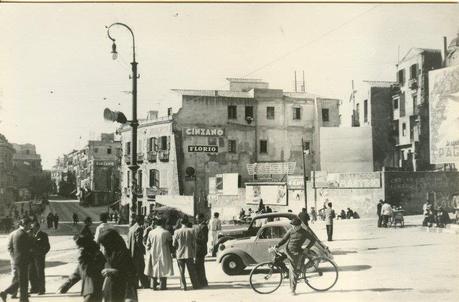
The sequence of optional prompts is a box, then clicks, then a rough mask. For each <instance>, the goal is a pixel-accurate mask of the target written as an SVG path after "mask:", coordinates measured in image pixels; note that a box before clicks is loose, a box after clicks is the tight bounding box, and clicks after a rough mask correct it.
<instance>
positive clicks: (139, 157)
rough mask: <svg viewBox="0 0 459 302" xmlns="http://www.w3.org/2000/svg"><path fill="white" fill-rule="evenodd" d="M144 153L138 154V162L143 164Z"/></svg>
mask: <svg viewBox="0 0 459 302" xmlns="http://www.w3.org/2000/svg"><path fill="white" fill-rule="evenodd" d="M143 158H144V156H143V153H137V162H139V163H142V162H143Z"/></svg>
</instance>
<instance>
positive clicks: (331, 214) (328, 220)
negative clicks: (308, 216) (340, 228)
mask: <svg viewBox="0 0 459 302" xmlns="http://www.w3.org/2000/svg"><path fill="white" fill-rule="evenodd" d="M324 215H325V226H326V228H327V240H328V241H333V219H334V218H335V210H333V208H332V203H331V202H329V203H327V208H326V209H325V211H324Z"/></svg>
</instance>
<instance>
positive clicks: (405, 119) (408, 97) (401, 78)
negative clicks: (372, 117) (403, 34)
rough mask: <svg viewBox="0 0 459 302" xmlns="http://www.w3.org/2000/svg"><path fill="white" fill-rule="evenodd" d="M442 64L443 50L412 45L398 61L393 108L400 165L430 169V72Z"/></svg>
mask: <svg viewBox="0 0 459 302" xmlns="http://www.w3.org/2000/svg"><path fill="white" fill-rule="evenodd" d="M441 66H442V56H441V51H440V50H436V49H421V48H412V49H411V50H409V51H408V53H407V54H406V55H405V56H404V57H403V59H402V60H401V61H400V62H399V64H398V65H397V83H396V84H395V85H393V86H392V87H393V91H392V110H393V114H392V116H393V128H394V131H393V133H394V143H395V148H394V149H395V153H394V156H395V162H396V163H397V167H399V168H401V169H403V170H408V171H428V170H432V169H433V168H434V167H433V166H432V165H431V164H430V150H429V133H430V129H429V81H428V79H429V78H428V73H429V71H431V70H434V69H438V68H440V67H441Z"/></svg>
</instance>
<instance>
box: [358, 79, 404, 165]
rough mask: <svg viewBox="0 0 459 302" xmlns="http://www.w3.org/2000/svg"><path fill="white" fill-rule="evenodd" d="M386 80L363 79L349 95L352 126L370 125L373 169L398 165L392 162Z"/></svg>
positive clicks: (390, 105) (390, 107)
mask: <svg viewBox="0 0 459 302" xmlns="http://www.w3.org/2000/svg"><path fill="white" fill-rule="evenodd" d="M394 84H395V83H394V82H389V81H363V82H362V85H359V87H358V88H357V89H356V90H355V91H354V92H353V95H352V96H351V97H352V98H353V103H354V105H355V107H354V108H353V117H352V120H353V122H354V123H353V126H357V127H371V142H372V149H373V151H372V152H373V171H381V170H382V168H383V167H391V166H397V164H398V163H395V162H394V156H393V154H394V145H395V141H394V136H393V128H392V121H393V116H392V114H393V112H392V110H393V109H392V99H391V95H392V94H391V93H392V88H391V87H392V86H393V85H394Z"/></svg>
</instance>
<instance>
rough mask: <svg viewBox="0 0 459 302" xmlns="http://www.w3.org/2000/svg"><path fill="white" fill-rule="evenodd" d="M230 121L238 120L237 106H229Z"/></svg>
mask: <svg viewBox="0 0 459 302" xmlns="http://www.w3.org/2000/svg"><path fill="white" fill-rule="evenodd" d="M228 119H229V120H237V106H235V105H228Z"/></svg>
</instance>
